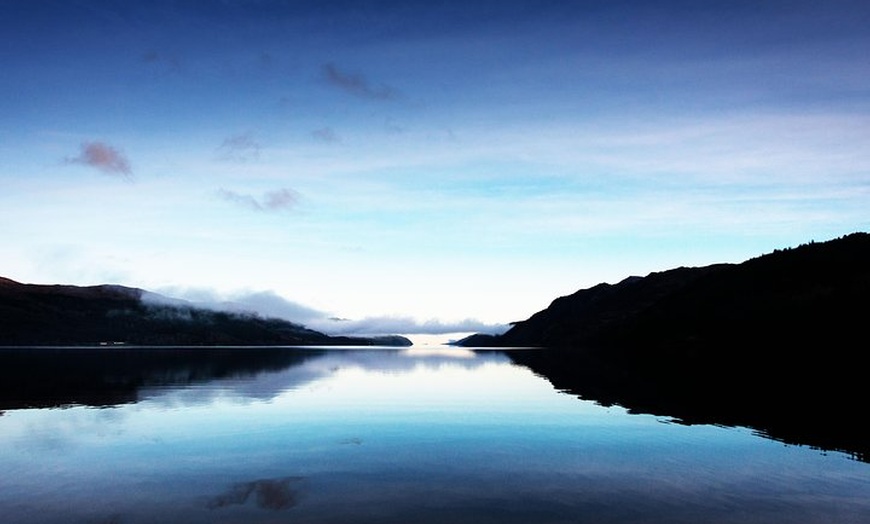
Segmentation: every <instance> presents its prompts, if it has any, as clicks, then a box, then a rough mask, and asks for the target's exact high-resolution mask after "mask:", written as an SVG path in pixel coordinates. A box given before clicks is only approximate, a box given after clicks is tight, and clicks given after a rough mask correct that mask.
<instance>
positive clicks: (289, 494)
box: [206, 477, 303, 511]
mask: <svg viewBox="0 0 870 524" xmlns="http://www.w3.org/2000/svg"><path fill="white" fill-rule="evenodd" d="M302 480H303V477H284V478H278V479H260V480H255V481H253V482H241V483H239V484H234V485H232V486H231V487H230V488H229V489H228V490H227V491H225V492H223V493H221V494H220V495H218V496H216V497H214V498H212V499H211V500H209V501H208V504H207V505H206V506H207V507H208V508H209V509H221V508H225V507H228V506H242V505H245V504H246V503H247V502H248V500H249V499H250V498H251V496H252V495H253V496H254V502H255V504H256V505H257V507H259V508H261V509H268V510H272V511H281V510H286V509H290V508H292V507H293V506H295V505H296V504H298V503H299V490H298V488H295V487H294V486H295V485H296V484H298V483H299V482H301V481H302Z"/></svg>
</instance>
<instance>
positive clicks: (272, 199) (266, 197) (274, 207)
mask: <svg viewBox="0 0 870 524" xmlns="http://www.w3.org/2000/svg"><path fill="white" fill-rule="evenodd" d="M218 195H220V197H221V198H223V199H224V200H227V201H228V202H233V203H235V204H238V205H240V206H243V207H247V208H249V209H253V210H254V211H285V210H290V209H293V208H294V207H296V204H298V203H299V193H297V192H296V191H293V190H292V189H289V188H282V189H276V190H274V191H267V192H265V193H263V196H262V197H259V198H257V197H254V196H252V195H248V194H244V193H237V192H235V191H230V190H229V189H223V188H221V189H220V190H218Z"/></svg>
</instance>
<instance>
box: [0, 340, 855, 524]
mask: <svg viewBox="0 0 870 524" xmlns="http://www.w3.org/2000/svg"><path fill="white" fill-rule="evenodd" d="M237 351H244V350H237ZM274 351H276V352H279V351H280V352H282V355H283V357H282V358H284V360H281V359H278V360H276V361H271V360H270V361H269V362H268V363H263V362H258V363H255V364H251V365H244V366H243V365H239V364H238V362H237V361H236V360H234V361H233V362H234V363H233V364H228V363H226V362H223V363H220V362H219V363H217V364H215V363H213V362H212V363H211V364H209V362H211V361H209V360H208V359H206V360H204V361H197V363H195V365H194V364H191V365H185V364H184V363H183V362H181V361H179V362H175V363H174V364H173V365H169V366H151V367H150V368H148V369H149V371H148V372H147V373H144V374H142V375H137V376H135V377H133V379H131V375H130V374H129V370H128V371H126V372H119V371H118V369H117V368H113V369H108V370H103V371H101V373H103V375H104V376H103V379H104V380H103V382H104V384H103V385H102V386H100V389H101V391H100V392H98V393H92V392H87V391H84V392H83V391H82V390H81V387H79V386H76V388H75V389H74V391H73V392H72V393H71V392H70V391H72V390H67V391H61V392H55V391H54V390H52V389H51V388H49V389H48V391H49V393H51V394H52V395H55V396H54V397H52V396H50V395H49V396H46V394H44V393H45V391H46V389H45V387H43V386H46V384H45V383H46V382H51V381H52V380H59V379H56V378H52V375H51V374H48V375H34V376H33V377H32V380H34V381H37V380H41V381H43V383H42V384H41V385H39V386H40V388H41V389H40V391H41V392H42V393H41V394H40V395H41V396H40V399H39V401H38V402H37V401H34V400H33V399H32V398H30V397H27V398H25V397H26V396H27V395H26V394H22V396H21V398H11V399H5V403H4V406H5V408H4V409H5V411H3V412H2V416H0V521H2V522H9V523H13V522H14V523H20V524H29V523H61V522H62V523H67V522H69V523H93V524H108V523H113V524H121V523H124V524H127V523H172V522H184V523H199V522H209V523H211V522H215V523H224V522H225V523H236V522H249V523H260V522H263V523H265V522H269V523H278V522H280V523H283V522H287V523H296V522H318V523H319V522H355V523H365V522H396V523H398V522H402V523H407V522H414V523H427V522H451V523H461V522H468V523H472V522H473V523H487V522H498V523H511V522H517V523H519V522H522V523H536V522H542V523H546V522H554V523H555V522H559V523H562V522H572V523H583V522H590V523H629V522H632V523H635V522H636V523H641V522H642V523H657V522H662V523H665V522H666V523H683V522H685V523H720V522H732V523H784V522H788V523H826V524H829V523H865V524H866V523H868V522H870V465H868V464H866V463H861V462H857V461H855V460H851V459H850V458H849V457H847V456H845V455H841V454H837V453H830V454H824V453H821V452H819V451H817V450H813V449H809V448H805V447H800V446H786V445H783V444H781V443H778V442H775V441H772V440H768V439H764V438H761V437H759V436H757V435H755V434H753V433H752V432H751V431H749V430H744V429H734V428H722V427H716V426H683V425H679V424H675V423H671V422H670V421H668V420H667V419H664V418H659V417H654V416H648V415H630V414H628V413H626V411H625V410H623V409H621V408H619V407H609V408H606V407H602V406H599V405H596V404H594V403H592V402H588V401H583V400H580V399H577V398H576V397H573V396H570V395H567V394H564V393H561V392H559V391H556V390H555V389H553V387H552V386H551V385H550V383H549V382H548V381H547V380H546V379H544V378H541V377H539V376H536V375H534V374H533V373H532V372H531V371H529V370H528V369H526V368H523V367H518V366H516V365H513V364H512V363H511V361H510V360H509V358H508V357H507V356H506V355H505V354H503V353H499V352H482V353H473V352H469V351H466V350H461V349H444V350H434V351H433V350H415V349H410V350H332V351H326V350H311V349H284V350H274ZM260 353H262V352H260ZM21 372H22V373H25V374H26V373H27V372H28V371H27V370H22V371H21ZM70 372H74V370H71V371H70ZM131 380H132V382H131ZM107 384H108V386H106V385H107ZM106 388H108V389H109V390H110V391H108V393H107V392H106ZM113 388H114V389H113ZM68 389H69V388H68ZM73 393H74V394H73ZM6 395H7V396H9V393H8V392H7V394H6ZM82 398H85V399H90V400H89V401H82V400H81V399H82ZM52 399H54V400H52ZM94 399H97V400H94ZM107 399H108V400H107ZM111 399H115V400H111ZM85 404H93V405H90V406H89V405H85ZM26 405H39V406H41V407H39V408H32V407H31V408H27V407H26ZM97 405H99V406H98V407H97Z"/></svg>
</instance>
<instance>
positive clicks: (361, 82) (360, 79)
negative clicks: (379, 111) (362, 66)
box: [322, 63, 399, 100]
mask: <svg viewBox="0 0 870 524" xmlns="http://www.w3.org/2000/svg"><path fill="white" fill-rule="evenodd" d="M322 73H323V78H324V80H326V82H327V83H328V84H329V85H331V86H333V87H335V88H337V89H341V90H342V91H345V92H346V93H350V94H352V95H356V96H359V97H362V98H369V99H372V100H395V99H397V98H399V92H398V91H397V90H396V89H394V88H392V87H390V86H387V85H383V84H382V85H379V86H373V85H371V84H370V83H369V81H368V79H367V78H366V77H365V76H363V75H362V74H360V73H351V72H348V71H342V70H341V69H339V68H338V67H336V66H335V64H331V63H330V64H326V65H324V66H323V70H322Z"/></svg>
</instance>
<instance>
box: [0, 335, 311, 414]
mask: <svg viewBox="0 0 870 524" xmlns="http://www.w3.org/2000/svg"><path fill="white" fill-rule="evenodd" d="M322 353H323V351H321V350H315V349H306V350H304V351H298V350H297V351H294V350H291V349H284V350H282V349H276V348H256V347H252V348H245V349H244V350H240V349H231V348H190V349H185V348H141V349H139V348H123V349H118V348H112V349H97V348H94V349H79V348H75V349H73V348H62V349H46V348H39V349H30V348H28V349H2V350H0V410H4V409H20V408H44V407H62V406H69V405H76V404H78V405H87V406H113V405H118V404H127V403H131V402H136V401H137V400H139V396H140V392H141V390H142V389H143V388H147V387H158V386H170V385H174V386H185V385H191V384H197V383H205V382H209V381H212V380H216V379H223V378H232V377H251V376H254V375H256V374H258V373H262V372H267V371H278V370H282V369H285V368H288V367H292V366H297V365H300V364H302V363H303V362H305V361H307V360H310V359H312V358H316V357H317V356H318V355H320V354H322Z"/></svg>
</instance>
